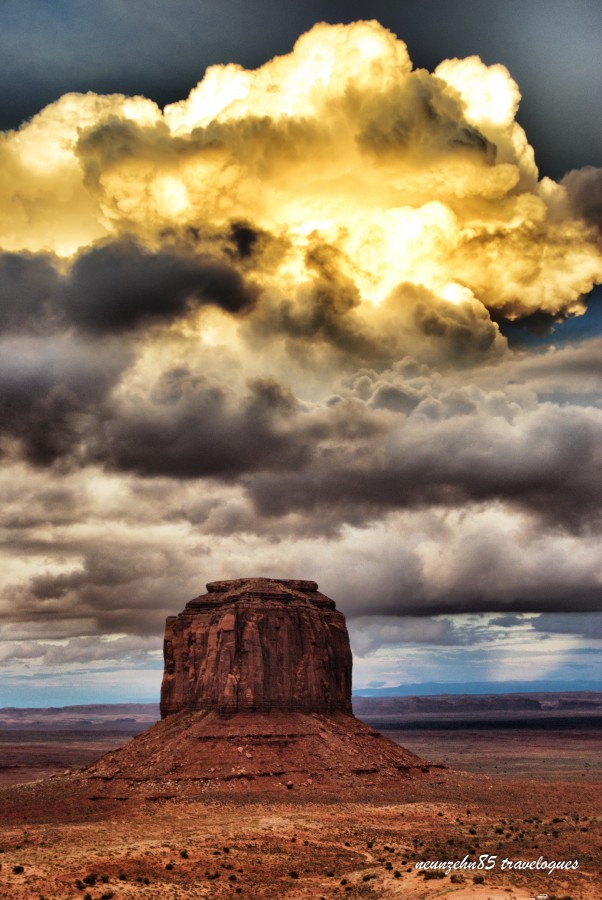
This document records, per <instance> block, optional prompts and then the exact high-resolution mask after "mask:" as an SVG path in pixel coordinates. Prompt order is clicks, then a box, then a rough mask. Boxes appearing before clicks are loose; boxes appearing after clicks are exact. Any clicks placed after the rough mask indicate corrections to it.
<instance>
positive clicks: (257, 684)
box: [161, 578, 352, 717]
mask: <svg viewBox="0 0 602 900" xmlns="http://www.w3.org/2000/svg"><path fill="white" fill-rule="evenodd" d="M164 657H165V673H164V676H163V684H162V687H161V715H162V717H165V716H169V715H171V714H173V713H177V712H180V711H182V710H209V709H213V710H217V711H219V712H220V713H224V714H230V713H237V712H270V711H272V710H274V711H276V710H284V711H289V712H316V713H335V712H338V713H345V714H351V666H352V658H351V649H350V646H349V636H348V634H347V628H346V625H345V619H344V616H343V615H342V613H340V612H338V610H336V609H335V604H334V602H333V601H332V600H330V599H329V598H328V597H325V596H324V594H321V593H320V592H319V591H318V586H317V584H316V583H315V582H313V581H294V580H286V581H285V580H277V579H269V578H241V579H237V580H235V581H216V582H212V583H211V584H208V585H207V593H206V594H204V595H203V596H201V597H197V598H196V599H195V600H191V601H190V603H188V604H187V605H186V607H185V609H184V611H183V612H181V613H180V614H179V615H178V616H170V617H169V618H168V619H167V622H166V627H165V642H164Z"/></svg>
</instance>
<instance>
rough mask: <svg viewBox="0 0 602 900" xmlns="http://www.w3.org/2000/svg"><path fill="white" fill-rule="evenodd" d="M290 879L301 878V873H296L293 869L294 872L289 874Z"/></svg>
mask: <svg viewBox="0 0 602 900" xmlns="http://www.w3.org/2000/svg"><path fill="white" fill-rule="evenodd" d="M288 877H289V878H298V877H299V873H298V872H295V870H294V869H292V871H290V872H289V873H288Z"/></svg>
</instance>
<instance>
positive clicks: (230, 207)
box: [0, 22, 602, 666]
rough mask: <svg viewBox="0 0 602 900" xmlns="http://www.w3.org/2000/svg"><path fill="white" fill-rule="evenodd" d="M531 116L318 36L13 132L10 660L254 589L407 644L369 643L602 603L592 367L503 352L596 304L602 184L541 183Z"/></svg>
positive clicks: (78, 100)
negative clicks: (264, 586) (220, 591)
mask: <svg viewBox="0 0 602 900" xmlns="http://www.w3.org/2000/svg"><path fill="white" fill-rule="evenodd" d="M519 100H520V94H519V90H518V87H517V85H516V84H515V82H514V81H513V80H512V78H511V76H510V74H509V73H508V72H507V70H506V69H505V68H504V67H503V66H500V65H494V66H489V67H487V66H485V65H484V64H483V63H482V62H481V61H480V60H479V59H478V58H477V57H470V58H468V59H464V60H459V59H453V60H445V61H444V62H442V63H441V64H440V65H439V66H438V68H437V69H436V71H435V72H433V73H429V72H427V71H425V70H422V69H413V67H412V64H411V61H410V59H409V56H408V53H407V49H406V47H405V45H404V44H403V43H402V42H401V41H399V40H398V39H397V38H396V37H395V36H394V35H392V34H391V33H390V32H388V31H386V30H385V29H383V28H382V27H381V26H379V25H378V24H377V23H375V22H364V23H356V24H354V25H351V26H327V25H324V24H322V25H317V26H315V27H314V28H313V29H312V30H311V31H310V32H309V33H308V34H306V35H303V36H302V37H301V38H300V39H299V41H298V42H297V44H296V45H295V48H294V50H293V51H292V53H290V54H289V55H287V56H283V57H280V58H276V59H274V60H272V61H270V62H269V63H266V64H265V65H264V66H262V67H261V68H260V69H257V70H255V71H247V70H245V69H242V68H241V67H239V66H235V65H228V66H214V67H212V68H210V69H209V70H208V71H207V72H206V74H205V76H204V78H203V80H202V81H201V82H200V83H199V84H198V85H197V87H196V88H195V89H194V90H193V91H192V92H191V94H190V96H189V97H188V98H187V99H186V100H183V101H181V102H179V103H175V104H172V105H171V106H169V107H166V109H165V110H163V111H162V110H160V109H159V108H158V107H157V106H156V105H155V104H154V103H152V102H151V101H149V100H147V99H145V98H142V97H133V98H130V97H125V96H121V95H111V96H100V95H94V94H87V95H78V94H71V95H67V96H65V97H63V98H61V99H60V100H58V101H57V102H56V103H54V104H52V105H51V106H49V107H47V108H46V109H44V110H42V111H41V112H40V113H39V114H38V115H37V116H36V117H34V118H33V119H32V120H31V122H28V123H26V124H25V125H23V127H22V128H21V129H20V130H19V131H17V132H7V133H5V134H3V135H2V138H1V141H0V173H1V174H0V251H1V252H0V397H1V399H0V416H1V424H2V428H1V434H0V451H1V453H2V455H3V461H4V464H5V465H4V470H3V474H2V476H1V477H2V488H3V492H4V495H5V497H6V500H5V502H4V504H3V507H2V511H1V512H0V527H2V529H3V533H4V536H5V546H6V548H7V549H6V566H5V569H4V575H3V576H2V577H3V586H4V590H3V596H4V598H5V599H4V600H3V604H2V605H1V606H0V617H2V620H3V623H4V626H5V633H6V634H7V636H8V637H9V638H11V639H14V640H18V641H21V642H22V643H21V644H20V645H19V646H20V647H21V648H22V653H21V655H20V656H19V654H18V653H16V651H15V653H13V652H12V650H11V646H8V647H5V648H4V650H2V653H3V656H2V659H3V660H4V661H5V662H7V663H8V662H10V661H11V660H14V659H17V658H21V659H31V660H37V661H38V662H40V661H41V662H40V664H43V665H46V666H52V665H55V664H56V663H57V661H59V660H60V654H61V653H63V654H64V656H63V659H64V661H65V662H68V661H72V662H74V663H75V662H77V661H79V660H80V659H81V658H83V656H85V653H86V651H87V649H88V648H89V647H91V644H90V643H89V639H90V638H91V637H93V636H94V635H98V634H114V635H125V636H126V637H123V638H122V637H119V638H118V639H117V640H118V641H123V643H122V644H119V645H118V644H117V643H116V642H115V643H114V644H113V643H112V642H109V643H112V646H111V647H110V648H108V649H112V650H114V649H116V648H117V647H118V646H119V647H122V648H123V652H124V653H125V652H126V650H127V652H128V653H129V652H130V650H131V651H132V652H134V651H136V648H138V649H140V650H142V649H144V648H147V646H148V645H147V644H145V643H144V641H146V640H147V639H148V640H150V639H151V638H152V637H153V636H155V638H156V639H157V640H158V639H159V634H160V631H161V624H162V620H163V617H164V616H165V615H166V614H167V613H168V612H170V611H173V610H174V609H176V608H179V606H181V604H182V603H183V602H185V601H186V600H187V599H189V597H190V596H192V595H193V594H198V593H199V592H200V591H201V590H202V588H203V583H204V581H206V580H213V579H215V578H219V577H236V576H239V575H241V574H245V573H248V574H267V575H274V576H278V577H295V576H301V577H312V578H316V579H317V580H318V581H319V582H320V585H321V587H322V588H323V589H324V590H325V591H326V592H327V593H331V594H332V595H333V596H334V597H335V599H336V600H337V601H338V603H339V605H340V606H341V607H342V608H343V610H344V611H345V612H346V613H347V614H348V615H349V616H351V617H352V618H357V619H358V621H359V620H360V619H362V618H363V619H365V618H366V617H381V618H382V617H388V618H391V617H396V616H412V617H413V619H412V620H409V619H408V620H407V621H406V623H405V625H404V624H403V623H397V624H395V625H394V626H393V628H394V630H393V631H392V632H390V633H389V637H387V634H386V629H384V630H383V628H381V626H380V625H379V626H378V627H376V626H375V627H374V628H372V630H371V631H370V629H368V630H369V631H370V635H371V637H370V638H369V639H368V638H366V639H365V640H364V641H363V644H362V641H361V640H359V641H358V647H359V646H360V645H361V646H364V647H365V648H372V649H374V648H376V647H377V646H381V645H382V646H385V645H388V644H390V643H391V641H390V635H391V634H395V635H397V638H396V639H398V640H399V641H400V642H402V643H403V642H404V641H406V642H407V641H415V642H418V643H420V642H421V641H425V642H426V643H429V642H436V641H439V642H440V643H445V642H446V641H448V640H449V641H450V642H451V643H452V644H453V643H454V641H456V638H454V637H453V636H452V632H451V631H450V628H451V625H450V624H449V621H448V620H445V621H446V622H447V624H441V620H434V619H432V618H430V617H432V616H442V615H453V614H457V613H459V612H461V613H465V614H468V613H492V614H493V613H495V614H498V613H502V612H503V613H512V612H514V613H521V614H522V613H528V612H536V613H541V614H542V616H543V614H549V616H552V617H553V616H555V615H557V614H559V613H562V612H564V611H566V610H567V609H570V610H572V611H587V610H593V609H596V608H597V606H599V603H600V591H601V585H600V571H599V564H598V563H597V561H596V560H597V555H596V546H597V545H598V546H599V544H597V542H598V540H599V530H600V513H599V510H600V508H601V506H600V494H599V485H600V479H599V465H600V449H599V448H600V446H601V443H600V436H601V431H602V411H601V410H600V403H599V358H600V341H599V339H598V340H594V339H592V340H589V341H582V342H581V343H580V344H578V345H574V346H573V345H566V346H564V347H562V348H559V349H556V348H554V347H550V349H549V350H548V351H547V352H541V353H538V354H535V353H530V352H528V351H513V350H511V349H509V347H508V345H507V342H506V340H505V338H504V337H503V335H502V332H501V331H500V327H499V325H500V323H503V322H504V321H508V320H511V319H515V318H521V317H531V318H532V317H537V316H544V317H547V319H548V320H554V319H557V320H558V321H562V319H563V318H564V317H566V316H569V315H571V314H576V313H580V312H583V310H584V309H585V304H586V296H587V294H588V292H589V291H590V290H591V288H592V286H593V284H594V283H596V282H597V281H599V280H600V279H601V274H602V254H601V250H600V239H599V221H598V219H599V216H598V212H599V210H597V207H596V191H597V190H598V185H599V183H600V173H599V171H598V170H595V169H593V168H591V167H588V168H587V169H584V170H580V171H577V172H572V173H569V175H567V176H566V178H565V179H564V181H563V183H562V184H556V183H554V182H552V181H550V180H549V179H545V178H544V179H542V180H538V173H537V168H536V165H535V160H534V156H533V152H532V150H531V148H530V146H529V144H528V141H527V137H526V135H525V133H524V131H523V130H522V128H521V127H520V126H519V125H518V124H517V122H516V119H515V115H516V110H517V106H518V102H519ZM420 621H423V623H424V624H423V625H420V624H419V622H420ZM557 621H558V620H556V619H553V618H550V619H549V623H551V624H550V632H551V633H552V632H554V629H555V628H557V627H558V626H557ZM412 623H414V624H412ZM417 623H418V624H417ZM433 623H434V624H433ZM437 623H438V624H437ZM379 629H380V630H379ZM395 629H397V630H395ZM404 629H405V630H404ZM452 631H453V629H452ZM475 633H476V632H475ZM132 635H133V636H134V637H132ZM404 635H405V637H404ZM44 637H46V638H47V639H54V640H56V641H59V642H61V641H62V643H59V644H57V645H56V648H58V649H56V648H55V649H53V650H52V651H51V650H49V649H48V648H44V647H42V646H41V645H38V644H36V643H35V642H36V641H40V640H41V639H42V638H44ZM138 639H140V641H142V643H138V644H137V643H136V640H138ZM67 640H69V641H70V643H68V644H67V643H65V641H67ZM130 640H132V641H134V642H133V643H128V641H130ZM465 640H466V638H465V637H462V638H461V640H460V638H458V639H457V641H458V642H459V643H462V642H463V641H465ZM379 641H380V644H379ZM31 642H33V643H31ZM86 642H88V643H86ZM61 647H63V648H65V649H64V650H61V649H60V648H61ZM103 648H104V649H103V653H104V650H106V649H107V648H106V647H104V644H103ZM13 649H14V648H13ZM98 652H100V651H98ZM94 653H96V651H94ZM82 654H83V656H82ZM101 656H102V654H101ZM95 658H96V656H95ZM98 658H100V657H98ZM102 658H104V656H103V657H102ZM36 664H37V663H36Z"/></svg>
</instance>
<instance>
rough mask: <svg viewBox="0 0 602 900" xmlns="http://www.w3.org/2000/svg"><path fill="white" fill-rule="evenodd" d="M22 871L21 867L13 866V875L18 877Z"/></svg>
mask: <svg viewBox="0 0 602 900" xmlns="http://www.w3.org/2000/svg"><path fill="white" fill-rule="evenodd" d="M23 871H24V867H23V866H13V872H14V873H15V875H20V874H21V872H23Z"/></svg>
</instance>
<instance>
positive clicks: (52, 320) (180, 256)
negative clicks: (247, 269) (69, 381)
mask: <svg viewBox="0 0 602 900" xmlns="http://www.w3.org/2000/svg"><path fill="white" fill-rule="evenodd" d="M256 299H257V291H256V289H255V288H254V287H253V286H250V285H248V284H246V283H245V282H244V280H243V278H242V277H241V275H240V274H239V273H238V272H237V271H236V270H235V269H234V268H232V267H231V266H229V265H227V264H225V263H223V262H220V261H219V260H216V259H211V258H208V257H203V256H200V257H198V256H191V255H188V254H186V253H185V252H178V251H177V250H169V249H167V250H158V251H155V252H152V251H149V250H145V249H143V248H142V247H141V246H140V245H139V244H138V243H136V242H135V241H133V240H129V239H127V238H124V239H122V240H120V241H113V242H111V243H107V244H104V245H102V246H98V247H94V248H92V249H91V250H88V251H87V252H84V253H82V254H80V255H79V256H78V257H77V259H76V261H75V263H74V264H73V266H72V267H71V269H70V270H69V271H68V272H67V274H66V275H60V274H59V273H58V272H57V269H56V267H55V265H54V264H53V259H52V257H50V256H46V255H43V254H39V255H34V254H17V253H4V254H0V332H2V331H5V332H34V333H42V332H43V333H47V332H48V331H49V330H59V329H65V328H69V327H70V326H75V327H76V328H77V329H79V330H80V331H82V332H84V333H85V334H89V335H98V336H104V335H111V334H120V333H125V332H129V331H133V330H135V329H136V328H141V327H145V326H148V325H150V324H152V323H154V322H171V321H175V320H177V319H178V318H182V317H184V316H186V315H188V314H190V313H191V312H192V311H193V310H194V309H195V308H198V307H199V306H204V305H215V306H218V307H220V308H221V309H223V310H224V311H226V312H229V313H240V312H244V311H246V310H248V309H249V308H251V307H252V306H253V305H254V303H255V301H256Z"/></svg>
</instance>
